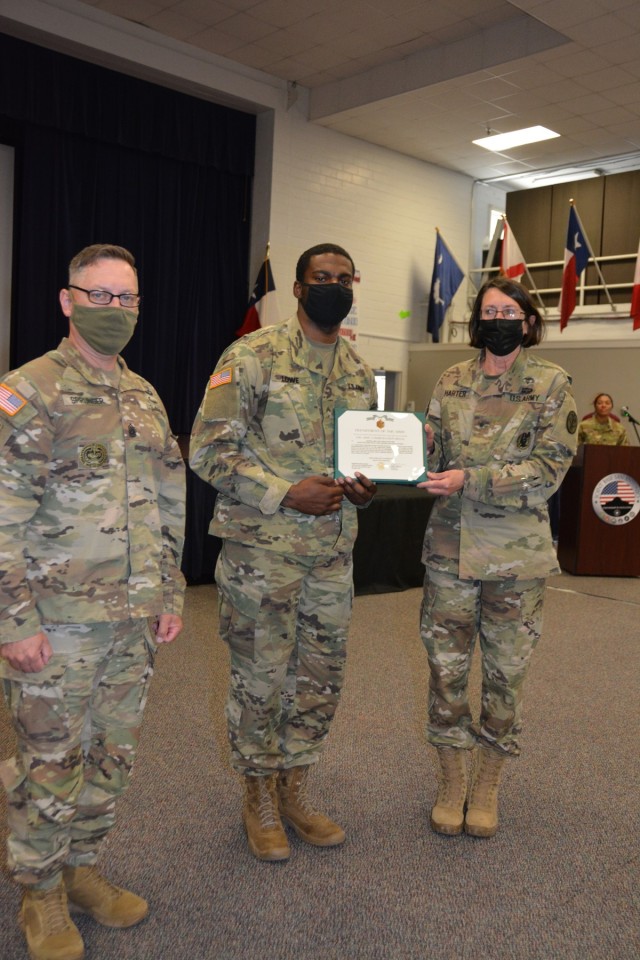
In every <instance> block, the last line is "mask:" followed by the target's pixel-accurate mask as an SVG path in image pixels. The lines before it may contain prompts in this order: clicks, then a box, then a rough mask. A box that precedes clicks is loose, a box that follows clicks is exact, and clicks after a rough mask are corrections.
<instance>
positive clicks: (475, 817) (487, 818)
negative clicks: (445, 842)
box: [464, 747, 506, 837]
mask: <svg viewBox="0 0 640 960" xmlns="http://www.w3.org/2000/svg"><path fill="white" fill-rule="evenodd" d="M505 759H506V757H505V756H504V754H500V753H497V752H496V751H495V750H490V749H486V748H484V747H479V748H478V753H477V756H476V765H475V770H474V773H473V779H472V782H471V790H470V792H469V800H468V802H467V813H466V816H465V820H464V829H465V831H466V832H467V833H468V834H470V835H471V836H472V837H492V836H493V835H494V833H495V832H496V831H497V829H498V787H499V786H500V777H501V774H502V768H503V766H504V761H505Z"/></svg>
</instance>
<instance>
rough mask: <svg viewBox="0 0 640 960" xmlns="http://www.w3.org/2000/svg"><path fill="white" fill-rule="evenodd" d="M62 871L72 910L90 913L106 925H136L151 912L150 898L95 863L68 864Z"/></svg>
mask: <svg viewBox="0 0 640 960" xmlns="http://www.w3.org/2000/svg"><path fill="white" fill-rule="evenodd" d="M62 874H63V877H64V884H65V887H66V888H67V897H68V898H69V906H70V908H71V910H76V911H78V912H79V913H88V914H89V916H91V917H93V919H94V920H97V921H98V923H101V924H102V925H103V926H104V927H133V926H134V925H135V924H136V923H140V921H141V920H143V919H144V918H145V917H146V915H147V912H148V910H149V904H148V903H147V901H146V900H143V899H142V897H139V896H138V895H137V894H135V893H130V892H129V890H123V889H122V888H121V887H116V886H115V884H113V883H110V882H109V880H107V879H106V878H105V877H103V876H102V875H101V874H100V873H98V870H97V868H96V867H95V866H90V867H64V869H63V871H62Z"/></svg>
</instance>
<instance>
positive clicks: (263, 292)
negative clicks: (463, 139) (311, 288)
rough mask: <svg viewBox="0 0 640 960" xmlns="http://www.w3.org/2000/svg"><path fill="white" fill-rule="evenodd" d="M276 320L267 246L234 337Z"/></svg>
mask: <svg viewBox="0 0 640 960" xmlns="http://www.w3.org/2000/svg"><path fill="white" fill-rule="evenodd" d="M277 320H278V307H277V303H276V285H275V283H274V281H273V274H272V272H271V264H270V263H269V250H268V248H267V253H266V255H265V258H264V260H263V262H262V265H261V267H260V270H259V272H258V279H257V280H256V282H255V285H254V287H253V293H252V294H251V297H250V299H249V306H248V307H247V312H246V313H245V315H244V321H243V323H242V326H241V327H240V329H239V330H236V337H244V335H245V334H246V333H253V331H254V330H259V329H260V327H266V326H267V325H268V324H270V323H276V322H277Z"/></svg>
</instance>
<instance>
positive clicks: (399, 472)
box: [334, 410, 427, 483]
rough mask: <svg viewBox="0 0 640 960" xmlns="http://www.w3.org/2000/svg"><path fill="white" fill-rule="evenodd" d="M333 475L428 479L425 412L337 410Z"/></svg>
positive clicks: (384, 479) (398, 480) (412, 480)
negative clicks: (360, 474) (356, 474)
mask: <svg viewBox="0 0 640 960" xmlns="http://www.w3.org/2000/svg"><path fill="white" fill-rule="evenodd" d="M334 448H335V451H334V452H335V476H336V477H353V476H354V475H355V473H356V471H357V472H358V473H363V474H364V475H365V477H368V478H369V480H375V482H376V483H419V482H420V481H421V480H426V479H427V445H426V438H425V433H424V415H423V414H421V413H409V412H400V411H395V410H336V412H335V438H334Z"/></svg>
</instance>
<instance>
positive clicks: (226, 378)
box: [209, 367, 233, 390]
mask: <svg viewBox="0 0 640 960" xmlns="http://www.w3.org/2000/svg"><path fill="white" fill-rule="evenodd" d="M225 383H233V367H225V368H224V370H217V371H216V372H215V373H212V374H211V376H210V377H209V390H214V389H215V388H216V387H223V386H224V385H225Z"/></svg>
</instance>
